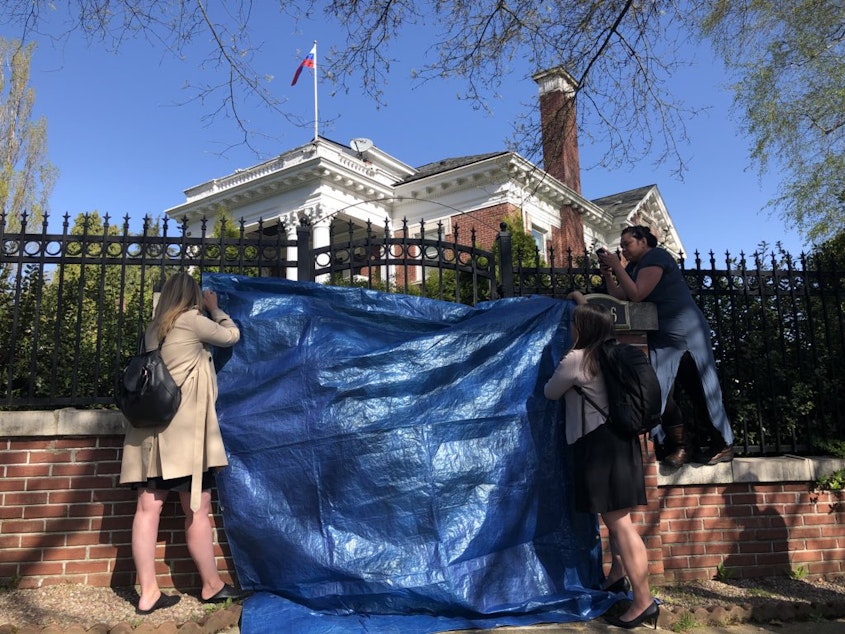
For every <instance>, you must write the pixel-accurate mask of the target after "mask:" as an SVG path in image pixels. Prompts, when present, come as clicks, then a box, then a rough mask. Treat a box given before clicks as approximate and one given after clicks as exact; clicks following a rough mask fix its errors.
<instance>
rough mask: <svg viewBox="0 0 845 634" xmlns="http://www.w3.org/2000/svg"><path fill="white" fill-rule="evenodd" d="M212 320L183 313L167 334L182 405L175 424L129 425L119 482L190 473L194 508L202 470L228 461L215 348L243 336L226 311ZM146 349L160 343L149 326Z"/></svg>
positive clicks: (164, 352)
mask: <svg viewBox="0 0 845 634" xmlns="http://www.w3.org/2000/svg"><path fill="white" fill-rule="evenodd" d="M211 317H212V318H211V319H209V318H207V317H205V316H204V315H202V314H201V313H200V311H199V310H196V309H194V310H190V311H188V312H186V313H184V314H183V315H181V316H180V317H179V318H178V319H177V320H176V323H175V324H174V326H173V329H172V330H171V331H170V333H169V334H168V335H167V337H166V338H165V341H164V345H163V346H162V348H161V356H162V358H163V359H164V362H165V364H166V365H167V369H168V370H170V373H171V374H172V375H173V379H174V380H175V381H176V383H177V384H181V386H182V404H181V405H180V406H179V411H177V412H176V416H175V417H174V418H173V420H172V421H170V424H169V425H167V426H166V427H163V428H155V427H154V428H147V429H136V428H134V427H132V426H129V425H128V424H127V427H128V431H127V432H126V438H125V439H124V441H123V461H122V464H121V469H120V483H121V484H129V483H133V482H146V481H147V479H148V478H151V477H156V476H159V477H162V478H165V479H170V478H179V477H183V476H191V509H192V510H194V511H196V510H197V509H199V505H200V494H201V493H202V491H201V485H202V474H203V472H204V471H207V470H208V469H210V468H211V467H224V466H226V465H227V464H228V460H227V459H226V452H225V450H224V448H223V439H222V437H221V435H220V427H219V425H218V423H217V411H216V410H215V408H214V404H215V401H216V400H217V375H216V373H215V372H214V363H213V362H212V359H211V351H210V346H219V347H229V346H233V345H235V343H237V341H238V340H239V339H240V331H239V330H238V327H237V326H236V325H235V322H233V321H232V320H231V319H230V318H229V316H228V315H227V314H226V313H224V312H223V311H222V310H219V309H217V310H215V311H214V312H213V313H212V314H211ZM145 337H146V338H145V341H146V346H147V350H150V349H152V348H154V347H157V346H158V337H157V335H156V333H154V332H151V330H150V329H149V328H148V329H147V332H146V335H145Z"/></svg>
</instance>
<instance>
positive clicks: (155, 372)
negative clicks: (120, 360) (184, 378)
mask: <svg viewBox="0 0 845 634" xmlns="http://www.w3.org/2000/svg"><path fill="white" fill-rule="evenodd" d="M162 345H164V339H162V340H161V342H160V343H159V344H158V348H153V349H152V350H150V351H146V349H145V346H144V336H143V335H141V340H140V342H139V343H138V354H136V355H135V356H133V357H132V358H131V359H129V363H128V364H127V365H126V369H125V370H124V371H123V374H122V375H121V376H120V379H119V381H118V383H117V390H116V391H115V400H116V401H117V406H118V407H119V408H120V411H121V412H123V415H124V416H125V417H126V420H128V421H129V423H130V424H131V425H132V426H133V427H141V428H143V427H163V426H165V425H167V424H168V423H169V422H170V421H171V420H173V417H174V416H175V415H176V411H177V410H178V409H179V405H180V404H181V402H182V389H181V386H180V385H178V384H177V383H176V381H174V380H173V377H172V376H170V371H169V370H168V369H167V366H166V365H165V364H164V360H163V359H162V358H161V346H162Z"/></svg>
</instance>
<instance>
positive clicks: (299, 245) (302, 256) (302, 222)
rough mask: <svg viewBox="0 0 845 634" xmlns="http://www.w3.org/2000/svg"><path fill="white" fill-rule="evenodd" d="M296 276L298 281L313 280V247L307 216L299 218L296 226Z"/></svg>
mask: <svg viewBox="0 0 845 634" xmlns="http://www.w3.org/2000/svg"><path fill="white" fill-rule="evenodd" d="M296 276H297V279H298V280H299V281H300V282H313V281H314V249H313V248H312V247H311V225H310V224H309V223H308V218H306V217H305V216H303V217H302V218H300V219H299V226H298V227H297V228H296Z"/></svg>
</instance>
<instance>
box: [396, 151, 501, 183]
mask: <svg viewBox="0 0 845 634" xmlns="http://www.w3.org/2000/svg"><path fill="white" fill-rule="evenodd" d="M503 154H507V152H506V151H499V152H488V153H487V154H472V155H470V156H457V157H453V158H445V159H441V160H439V161H435V162H434V163H426V164H425V165H421V166H420V167H418V168H416V170H417V172H416V174H413V175H412V176H409V177H408V178H406V179H404V180H403V181H402V182H403V183H410V182H412V181H415V180H419V179H421V178H426V177H428V176H433V175H434V174H439V173H441V172H448V171H449V170H452V169H457V168H459V167H463V166H464V165H471V164H472V163H478V162H480V161H486V160H487V159H489V158H493V157H494V156H501V155H503Z"/></svg>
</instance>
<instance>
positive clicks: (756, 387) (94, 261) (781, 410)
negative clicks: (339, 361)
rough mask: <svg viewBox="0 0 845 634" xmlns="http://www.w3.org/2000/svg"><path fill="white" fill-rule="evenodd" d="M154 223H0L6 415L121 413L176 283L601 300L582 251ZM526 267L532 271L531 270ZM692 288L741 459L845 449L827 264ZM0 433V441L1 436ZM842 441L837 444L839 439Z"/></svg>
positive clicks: (841, 315) (844, 322)
mask: <svg viewBox="0 0 845 634" xmlns="http://www.w3.org/2000/svg"><path fill="white" fill-rule="evenodd" d="M171 224H172V221H168V220H164V221H163V223H162V225H161V226H160V227H159V226H157V225H154V224H153V223H152V222H151V221H150V220H149V219H146V220H145V222H144V226H143V230H142V231H141V233H140V234H138V235H133V234H132V233H131V232H130V230H129V220H128V218H127V219H125V220H124V223H123V225H122V226H119V227H118V226H113V225H110V224H109V219H108V216H106V217H105V218H102V219H101V218H100V217H99V216H98V215H96V214H91V215H85V216H80V217H79V218H77V220H76V222H75V224H73V225H72V226H71V224H70V219H69V217H68V216H65V218H64V223H63V230H62V233H60V234H51V233H48V226H47V222H46V220H45V221H44V223H43V224H42V226H41V228H40V231H27V230H26V218H24V219H23V226H24V229H23V230H21V231H19V232H15V233H11V232H8V231H6V218H5V216H0V332H2V338H0V407H2V408H3V409H53V408H57V407H112V406H113V404H114V399H113V387H114V380H115V377H116V375H117V373H118V371H119V369H120V368H121V367H122V365H123V363H124V361H125V359H126V358H127V357H128V356H129V355H130V354H132V352H133V351H134V349H135V347H136V344H137V341H138V336H139V334H140V332H141V330H142V328H143V325H144V324H145V323H146V322H147V321H148V320H149V318H150V316H151V311H152V298H153V293H154V292H155V290H157V288H159V287H160V284H161V283H162V282H163V280H164V279H166V277H167V276H168V275H169V274H170V273H171V272H173V271H177V270H190V271H192V272H195V273H196V274H197V275H198V276H199V275H200V274H201V273H203V272H225V273H232V274H239V275H250V276H281V277H289V278H294V279H299V280H301V281H319V282H323V283H331V284H344V285H349V284H354V285H358V286H363V287H365V288H370V289H375V290H382V291H391V292H402V293H407V294H417V295H424V296H428V297H435V298H438V299H445V300H448V301H461V302H464V303H467V304H473V305H474V304H476V303H478V302H479V301H485V300H490V299H498V298H502V297H514V296H530V295H537V294H540V295H547V296H552V297H560V298H564V297H565V296H566V295H567V293H568V292H569V291H570V290H572V289H579V290H582V291H584V292H586V293H592V292H603V291H604V290H605V289H604V288H603V287H602V286H601V284H602V281H601V276H600V275H599V272H598V268H597V262H596V261H595V260H594V258H593V257H591V255H590V254H588V253H583V254H573V253H571V252H569V253H566V254H564V256H563V257H561V256H560V254H556V253H554V252H553V251H550V252H549V253H548V254H547V255H548V263H546V262H545V261H544V259H543V258H542V256H541V254H539V253H537V252H536V251H535V252H534V253H530V254H526V253H523V252H521V251H520V250H518V249H517V250H515V249H514V248H513V247H512V243H511V237H512V236H511V235H510V233H508V232H507V231H506V230H505V229H504V227H502V231H501V232H500V233H499V235H498V238H497V244H496V245H490V246H489V248H483V247H481V246H479V245H476V244H475V233H474V231H472V230H470V231H469V232H468V235H466V236H465V235H463V234H462V233H461V232H460V229H459V227H457V226H454V227H452V232H451V234H450V236H449V239H447V238H446V237H445V236H444V233H443V228H442V227H441V226H438V227H435V228H434V229H428V230H426V227H425V226H424V225H422V224H421V225H420V227H419V230H418V231H417V232H416V233H415V235H414V237H409V235H410V231H409V230H408V229H409V228H408V226H407V225H406V224H403V226H402V227H401V228H400V229H399V230H395V229H393V230H391V228H390V227H388V226H385V227H383V228H376V227H374V226H372V225H369V224H368V225H367V226H366V228H365V230H364V231H361V228H360V227H356V226H353V225H352V224H351V223H350V224H349V226H348V227H344V225H343V223H338V224H337V225H336V226H333V227H332V233H331V234H330V239H329V244H328V245H320V246H317V247H316V248H315V247H313V246H312V244H311V241H312V236H311V230H310V227H309V226H307V225H306V224H302V225H300V226H298V227H296V231H295V239H291V238H289V237H288V235H289V234H288V232H287V230H286V228H285V227H284V226H283V225H281V224H280V223H274V224H266V225H265V224H264V223H259V225H258V227H257V228H250V231H247V230H246V228H245V227H244V226H243V223H241V224H240V226H238V227H227V226H226V225H225V223H223V224H222V225H221V224H218V226H217V227H216V228H215V230H214V231H211V232H210V231H209V230H208V227H207V226H206V224H205V223H204V222H203V224H202V230H201V231H200V235H199V236H192V235H190V233H189V232H188V230H187V226H186V225H185V224H181V225H179V226H177V227H176V231H175V235H174V234H173V231H171V230H170V225H171ZM528 262H531V264H530V265H529V264H527V263H528ZM681 265H682V267H683V271H684V274H685V276H686V279H687V282H688V284H689V286H690V290H691V292H692V294H693V296H694V297H695V299H696V301H697V302H698V304H699V306H701V308H702V310H703V311H704V313H705V315H706V317H707V319H708V321H709V323H710V324H711V327H712V329H713V344H714V352H715V355H716V360H717V364H718V366H719V376H720V380H721V383H722V390H723V393H724V398H725V404H726V407H727V409H728V413H729V415H730V416H731V420H732V422H733V427H734V432H735V434H736V436H737V445H738V449H739V450H740V452H742V453H745V454H785V453H803V454H807V453H813V452H817V451H819V450H828V451H829V450H830V449H831V445H832V441H833V439H841V438H845V415H843V405H845V369H843V362H842V359H844V358H845V344H843V341H845V307H844V306H843V304H845V290H843V286H845V282H843V275H842V271H841V268H837V261H836V259H835V258H834V257H832V256H831V257H823V256H822V255H821V254H816V255H814V256H813V257H809V256H805V255H802V256H801V257H800V258H798V259H797V260H794V259H793V258H792V257H790V256H789V255H787V254H778V255H774V254H773V255H770V256H767V258H764V257H762V256H759V255H755V256H753V258H752V261H751V262H750V263H748V262H747V261H746V258H745V257H744V256H740V258H738V259H733V258H731V257H730V256H728V255H727V254H726V256H725V261H724V264H723V265H720V266H721V267H722V268H717V263H716V261H715V258H714V257H713V256H712V255H711V257H710V260H709V263H706V264H703V263H702V262H701V260H700V259H699V258H696V260H695V267H694V268H687V262H685V261H682V262H681ZM1 431H2V430H0V432H1ZM840 442H841V441H840Z"/></svg>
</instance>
